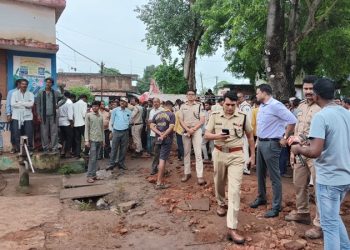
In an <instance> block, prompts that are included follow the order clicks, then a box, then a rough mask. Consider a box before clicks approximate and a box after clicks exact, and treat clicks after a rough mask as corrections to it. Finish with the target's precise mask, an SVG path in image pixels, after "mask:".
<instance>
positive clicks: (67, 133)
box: [60, 126, 73, 154]
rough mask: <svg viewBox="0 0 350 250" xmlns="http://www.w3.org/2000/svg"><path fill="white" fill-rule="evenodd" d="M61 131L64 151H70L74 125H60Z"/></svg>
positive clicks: (66, 152)
mask: <svg viewBox="0 0 350 250" xmlns="http://www.w3.org/2000/svg"><path fill="white" fill-rule="evenodd" d="M60 132H61V143H62V145H64V153H65V154H68V153H70V151H71V149H72V140H73V127H71V126H60Z"/></svg>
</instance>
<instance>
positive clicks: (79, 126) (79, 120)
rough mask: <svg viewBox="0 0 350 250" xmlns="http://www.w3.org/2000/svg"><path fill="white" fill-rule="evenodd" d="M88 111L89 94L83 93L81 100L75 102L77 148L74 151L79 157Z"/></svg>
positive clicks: (75, 138) (75, 139)
mask: <svg viewBox="0 0 350 250" xmlns="http://www.w3.org/2000/svg"><path fill="white" fill-rule="evenodd" d="M86 112H87V96H86V95H81V96H80V97H79V101H77V102H76V103H74V104H73V114H74V125H73V126H74V141H75V146H76V148H75V149H73V153H74V155H75V156H76V157H77V158H80V154H81V137H82V136H84V131H85V115H86Z"/></svg>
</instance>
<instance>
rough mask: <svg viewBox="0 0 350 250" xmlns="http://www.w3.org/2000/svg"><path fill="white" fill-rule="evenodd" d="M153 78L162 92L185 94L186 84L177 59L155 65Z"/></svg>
mask: <svg viewBox="0 0 350 250" xmlns="http://www.w3.org/2000/svg"><path fill="white" fill-rule="evenodd" d="M154 78H155V80H156V82H157V84H158V86H159V89H160V90H161V91H162V92H163V93H164V94H185V93H186V91H187V89H188V86H187V82H186V79H185V78H184V77H183V70H182V69H181V67H180V66H179V65H177V60H175V61H174V62H172V63H169V64H168V63H166V62H164V63H163V64H161V65H159V66H157V68H156V71H155V73H154Z"/></svg>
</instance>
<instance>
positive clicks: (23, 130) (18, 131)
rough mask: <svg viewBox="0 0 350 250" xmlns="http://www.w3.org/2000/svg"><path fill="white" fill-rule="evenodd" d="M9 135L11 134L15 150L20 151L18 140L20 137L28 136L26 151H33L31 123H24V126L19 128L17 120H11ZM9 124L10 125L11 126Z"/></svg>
mask: <svg viewBox="0 0 350 250" xmlns="http://www.w3.org/2000/svg"><path fill="white" fill-rule="evenodd" d="M12 124H13V126H12V128H11V133H13V139H14V145H15V147H16V150H17V151H19V149H20V140H21V136H22V135H26V136H28V149H29V150H30V151H32V150H33V121H24V124H23V125H22V126H21V127H20V128H19V127H18V120H12ZM12 124H11V125H12Z"/></svg>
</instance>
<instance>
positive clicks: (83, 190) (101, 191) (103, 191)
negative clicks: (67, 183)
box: [60, 185, 113, 199]
mask: <svg viewBox="0 0 350 250" xmlns="http://www.w3.org/2000/svg"><path fill="white" fill-rule="evenodd" d="M112 192H113V189H112V188H111V187H110V186H108V185H95V186H87V187H77V188H68V189H62V190H61V193H60V199H79V198H90V197H100V196H104V195H107V194H110V193H112Z"/></svg>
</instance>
